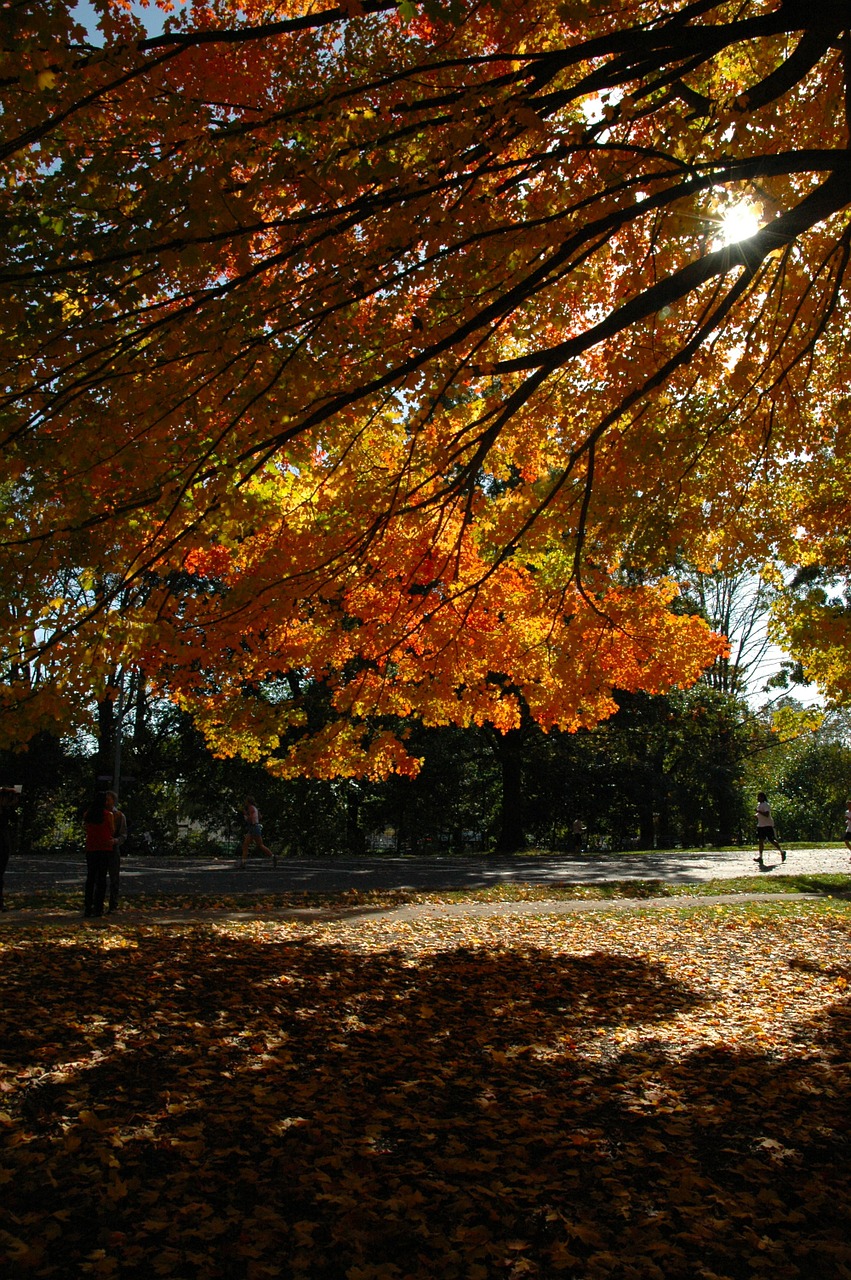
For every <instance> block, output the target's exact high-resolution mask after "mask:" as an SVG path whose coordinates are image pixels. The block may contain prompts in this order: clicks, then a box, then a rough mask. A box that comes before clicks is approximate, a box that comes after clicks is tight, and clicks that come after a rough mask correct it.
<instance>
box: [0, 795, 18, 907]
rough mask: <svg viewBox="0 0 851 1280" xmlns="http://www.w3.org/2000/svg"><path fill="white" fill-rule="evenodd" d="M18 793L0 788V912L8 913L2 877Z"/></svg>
mask: <svg viewBox="0 0 851 1280" xmlns="http://www.w3.org/2000/svg"><path fill="white" fill-rule="evenodd" d="M20 803H21V795H20V792H19V791H17V790H16V789H15V788H14V787H0V911H8V910H9V908H8V907H7V906H6V903H5V900H4V898H3V877H4V876H5V874H6V868H7V866H8V865H9V859H10V857H11V856H12V824H13V823H14V822H16V821H17V818H18V812H17V811H18V805H19V804H20Z"/></svg>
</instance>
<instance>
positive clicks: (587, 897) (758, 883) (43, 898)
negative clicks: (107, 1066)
mask: <svg viewBox="0 0 851 1280" xmlns="http://www.w3.org/2000/svg"><path fill="white" fill-rule="evenodd" d="M753 893H771V894H776V895H777V896H778V898H779V897H782V896H783V895H786V894H793V893H809V894H817V895H819V896H822V897H825V898H842V897H846V896H849V897H851V875H844V874H840V873H837V874H830V875H783V876H778V877H777V878H774V877H772V876H771V875H770V874H763V875H759V876H739V877H736V878H733V879H721V880H705V881H702V882H701V883H699V884H669V883H668V882H666V881H664V880H612V881H607V882H605V883H602V882H601V883H599V884H574V883H571V882H569V881H559V882H557V883H550V884H523V883H512V884H500V885H493V886H490V887H488V888H481V889H448V890H446V891H444V892H441V893H416V892H413V891H409V890H402V889H392V890H380V889H375V890H370V891H368V892H362V891H359V890H348V891H346V892H345V893H262V892H261V893H228V894H203V893H192V894H169V893H151V894H134V895H133V896H132V897H125V898H123V899H122V903H121V915H122V917H123V916H132V915H136V914H138V913H139V912H147V911H157V912H161V911H168V912H182V911H216V910H218V911H250V912H254V913H258V912H264V911H287V910H298V909H302V910H306V909H323V908H324V909H325V910H332V911H333V910H340V911H345V910H349V911H350V910H351V909H352V908H353V907H354V908H356V907H379V908H380V907H384V908H386V909H388V910H391V909H393V908H394V907H401V906H413V905H417V904H424V905H425V904H432V905H433V904H436V903H463V902H485V903H487V902H490V903H497V904H498V903H511V902H558V901H565V900H576V901H586V902H608V901H612V900H614V899H624V898H626V899H631V900H635V901H637V902H640V901H642V900H644V901H646V900H648V899H651V898H656V899H658V898H678V899H681V898H705V897H709V896H716V895H719V894H725V895H731V894H732V895H746V894H753ZM80 899H81V895H80V893H79V892H69V891H66V890H63V891H59V890H48V891H45V892H41V893H29V894H12V895H10V897H9V906H10V907H11V908H12V909H13V910H15V911H34V910H41V911H45V910H47V911H79V909H80Z"/></svg>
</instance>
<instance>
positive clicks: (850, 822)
mask: <svg viewBox="0 0 851 1280" xmlns="http://www.w3.org/2000/svg"><path fill="white" fill-rule="evenodd" d="M845 845H846V848H848V849H851V800H846V801H845Z"/></svg>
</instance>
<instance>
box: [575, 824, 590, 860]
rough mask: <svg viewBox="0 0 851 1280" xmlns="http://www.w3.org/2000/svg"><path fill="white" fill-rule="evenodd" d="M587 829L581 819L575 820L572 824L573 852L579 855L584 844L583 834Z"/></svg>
mask: <svg viewBox="0 0 851 1280" xmlns="http://www.w3.org/2000/svg"><path fill="white" fill-rule="evenodd" d="M587 830H588V828H587V827H586V826H585V823H584V822H583V821H582V819H581V818H577V819H576V820H575V821H574V823H573V852H574V853H581V852H582V846H583V844H584V843H585V832H586V831H587Z"/></svg>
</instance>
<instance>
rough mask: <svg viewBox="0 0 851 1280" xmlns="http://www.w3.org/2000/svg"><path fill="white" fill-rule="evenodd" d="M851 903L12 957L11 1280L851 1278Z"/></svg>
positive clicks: (244, 928) (67, 931)
mask: <svg viewBox="0 0 851 1280" xmlns="http://www.w3.org/2000/svg"><path fill="white" fill-rule="evenodd" d="M850 941H851V909H849V907H848V905H847V904H842V903H832V902H819V903H800V902H799V903H794V904H786V905H779V906H774V905H773V904H772V905H770V906H759V907H756V906H752V905H751V906H748V907H746V906H741V907H739V906H737V907H735V908H717V907H716V908H710V907H700V906H695V907H691V908H689V909H682V908H671V909H670V910H669V909H667V908H666V909H664V910H656V911H654V912H641V911H636V912H630V913H627V914H619V915H612V914H606V913H605V912H603V913H601V912H597V911H595V912H593V913H588V914H583V915H571V916H564V915H560V916H556V915H547V914H545V907H544V906H543V905H542V914H541V915H540V916H532V917H529V916H523V917H521V916H512V915H511V914H510V907H508V906H506V908H505V909H504V910H503V912H502V913H501V914H496V915H494V916H492V917H489V918H485V919H483V918H475V919H472V918H469V919H458V918H453V919H451V920H443V921H441V920H434V919H430V920H417V919H415V920H410V921H398V920H396V921H390V920H386V919H382V917H381V914H380V912H377V913H376V914H375V915H373V916H370V917H366V918H362V919H357V920H355V919H348V920H343V919H340V920H337V921H324V922H315V921H313V922H311V921H306V920H301V921H279V920H274V921H269V920H267V921H263V920H262V919H259V920H254V921H250V922H247V921H243V922H232V921H231V922H228V921H227V920H226V919H225V918H222V919H221V920H220V921H217V922H209V921H207V922H197V921H196V922H194V923H193V922H188V921H187V922H186V923H183V924H173V923H165V922H163V923H159V924H158V923H156V922H155V921H154V920H148V921H144V920H138V919H137V920H135V921H132V922H124V921H122V922H121V923H118V924H109V925H106V926H104V927H100V928H96V927H86V926H83V925H82V924H69V923H67V922H66V923H65V924H61V923H53V924H42V925H38V924H35V923H31V924H29V925H26V926H25V927H21V926H16V927H15V928H14V929H10V930H7V931H5V932H4V933H3V934H2V935H0V981H2V1019H3V1027H2V1039H1V1040H0V1060H2V1061H0V1070H2V1077H0V1089H2V1094H1V1095H0V1142H2V1163H1V1164H0V1183H2V1184H3V1185H2V1188H0V1226H2V1230H0V1264H2V1261H3V1257H4V1255H5V1272H6V1274H7V1275H11V1276H18V1275H20V1276H25V1277H29V1276H54V1277H64V1276H78V1275H79V1276H87V1275H91V1276H102V1277H111V1276H117V1277H122V1278H123V1277H143V1276H144V1277H150V1276H176V1277H181V1278H182V1280H186V1278H188V1277H193V1278H194V1277H204V1278H205V1280H206V1278H207V1277H209V1278H210V1280H217V1278H219V1277H227V1278H230V1277H234V1278H236V1277H239V1278H242V1277H245V1278H246V1280H260V1278H262V1277H267V1276H281V1277H305V1278H310V1280H343V1278H345V1280H415V1278H416V1280H425V1278H427V1277H440V1280H444V1278H446V1280H452V1278H453V1277H459V1278H464V1280H487V1278H489V1277H508V1278H510V1280H516V1278H518V1277H551V1276H552V1277H568V1278H570V1277H576V1278H578V1277H612V1278H615V1280H629V1278H632V1277H635V1278H640V1280H650V1278H652V1280H657V1278H658V1280H679V1278H680V1277H682V1278H683V1280H685V1278H686V1277H688V1278H689V1280H692V1278H693V1277H697V1278H700V1280H713V1278H714V1277H726V1278H730V1280H738V1278H739V1277H762V1276H765V1277H772V1280H783V1278H785V1277H799V1276H800V1277H810V1276H813V1275H818V1276H821V1277H823V1278H824V1280H832V1278H833V1277H851V1243H849V1242H851V1161H849V1150H851V1141H849V1139H851V1133H849V1128H851V1124H849V1115H851V1106H849V1084H851V1063H849V1047H851V1003H849V987H848V983H849V976H851V956H849V942H850Z"/></svg>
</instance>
